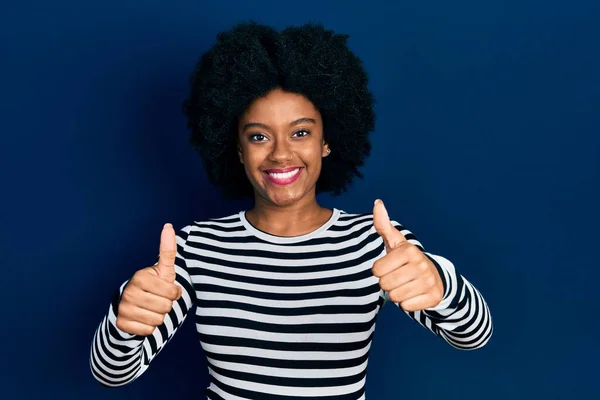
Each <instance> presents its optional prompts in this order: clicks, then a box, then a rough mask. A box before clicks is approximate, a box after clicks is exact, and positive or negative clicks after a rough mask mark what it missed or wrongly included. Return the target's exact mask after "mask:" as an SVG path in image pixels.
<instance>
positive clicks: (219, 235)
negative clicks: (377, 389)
mask: <svg viewBox="0 0 600 400" xmlns="http://www.w3.org/2000/svg"><path fill="white" fill-rule="evenodd" d="M346 40H347V36H346V35H339V34H335V33H333V32H331V31H329V30H326V29H324V28H323V27H321V26H318V25H304V26H301V27H292V28H287V29H285V30H283V31H280V32H278V31H275V30H273V29H271V28H269V27H266V26H262V25H258V24H254V23H244V24H240V25H237V26H236V27H234V28H233V29H232V30H230V31H227V32H224V33H221V34H220V35H219V36H218V38H217V42H216V44H215V45H214V47H213V48H212V49H211V50H210V51H209V52H207V53H206V54H204V55H203V56H202V58H201V59H200V62H199V63H198V65H197V68H196V70H195V72H194V74H193V76H192V79H191V94H190V96H189V98H188V99H187V100H186V102H185V106H184V110H185V114H186V115H187V117H188V118H189V128H190V130H191V132H192V136H191V139H192V143H193V145H194V146H195V147H196V148H197V149H198V151H199V152H200V155H201V156H202V158H203V160H204V165H205V169H206V171H207V173H208V176H209V177H210V180H211V182H212V183H213V184H214V185H215V186H217V187H219V188H220V189H221V190H222V191H223V193H224V195H225V196H226V197H228V198H239V197H246V196H251V197H252V198H253V199H254V205H253V207H252V208H251V209H249V210H247V211H241V212H239V213H237V214H234V215H231V216H228V217H224V218H219V219H212V220H208V221H201V222H194V223H192V224H190V225H188V226H186V227H185V228H183V229H181V230H180V231H179V232H178V233H177V234H176V232H175V231H174V229H173V227H172V226H171V225H170V224H166V225H165V227H164V228H163V231H162V234H161V240H160V256H159V259H158V262H157V263H156V264H154V265H153V266H150V267H147V268H143V269H141V270H139V271H137V272H136V273H135V274H134V275H133V277H132V278H131V279H130V280H128V281H127V282H125V283H124V284H123V286H122V287H121V288H120V289H119V291H118V293H117V295H116V296H115V298H114V300H113V302H112V304H111V306H110V308H109V310H108V314H107V315H106V317H105V318H104V319H103V320H102V323H101V324H100V326H99V328H98V330H97V331H96V333H95V335H94V338H93V343H92V348H91V357H90V365H91V370H92V373H93V375H94V377H95V378H96V379H97V380H98V381H100V382H101V383H102V384H104V385H106V386H120V385H125V384H128V383H130V382H131V381H133V380H134V379H136V378H138V377H139V376H140V375H142V374H143V373H144V371H145V370H146V369H147V368H148V366H149V365H150V363H151V362H152V360H153V359H154V358H155V357H156V355H157V354H158V353H159V352H160V350H161V349H162V348H164V346H165V345H166V343H168V341H169V340H170V339H171V338H172V337H173V335H174V334H175V332H176V331H177V329H178V328H179V327H180V326H181V324H182V323H183V321H184V319H185V318H186V316H187V315H188V314H189V313H190V312H193V313H194V322H195V324H196V328H197V331H198V337H199V340H200V343H201V345H202V348H203V349H204V353H205V354H206V357H207V360H208V366H209V373H210V385H209V387H208V388H207V389H206V392H205V393H206V397H207V398H209V399H265V398H269V399H291V398H302V399H337V400H340V399H352V400H356V399H364V398H365V394H364V391H365V377H366V367H367V361H368V357H369V349H370V346H371V340H372V338H373V333H374V330H375V321H376V317H377V313H378V311H379V310H380V309H381V307H382V306H383V305H384V303H386V302H387V301H391V302H393V303H394V304H396V305H398V306H399V307H400V308H401V309H402V310H404V311H405V313H406V314H407V315H408V316H409V317H411V318H413V319H414V320H415V321H416V322H418V323H420V324H421V325H423V326H424V327H426V328H427V329H429V330H430V331H431V332H433V333H434V334H435V335H438V336H439V337H440V338H442V339H444V340H445V341H446V342H447V343H449V344H450V345H451V346H454V347H456V348H459V349H477V348H481V347H482V346H484V345H485V344H486V343H487V342H488V340H489V338H490V336H491V334H492V322H491V318H490V315H489V310H488V307H487V305H486V303H485V301H484V300H483V298H482V297H481V295H480V294H479V292H478V291H477V290H476V289H475V288H474V287H473V286H472V285H471V284H470V283H469V282H468V281H467V280H466V279H465V278H464V277H462V276H461V275H460V274H458V273H457V271H456V269H455V268H454V266H453V264H452V263H451V262H450V261H448V260H447V259H445V258H443V257H441V256H438V255H434V254H431V253H428V252H426V251H425V250H424V248H423V246H422V245H421V243H420V242H419V241H418V240H417V238H416V237H415V236H414V235H413V234H412V233H411V232H410V231H409V230H408V229H406V228H405V227H403V226H402V225H400V224H399V223H398V222H396V221H391V220H390V219H389V217H388V215H387V212H386V209H385V207H384V205H383V203H382V202H381V201H379V200H377V201H376V202H375V204H374V206H373V212H372V213H368V214H351V213H346V212H344V211H342V210H339V209H336V208H334V209H328V208H323V207H321V206H320V205H319V204H318V203H317V200H316V197H315V196H316V194H317V193H320V192H330V193H333V194H335V195H339V194H341V193H342V192H344V191H345V190H346V189H347V187H348V185H349V184H350V183H351V181H352V180H353V178H355V177H357V176H358V177H360V176H361V174H360V172H359V170H358V168H359V167H360V166H362V165H363V164H364V159H365V157H366V156H368V154H369V152H370V144H369V139H368V135H369V133H370V132H372V131H373V128H374V114H373V99H372V96H371V93H370V92H369V90H368V88H367V75H366V73H365V71H364V70H363V67H362V64H361V62H360V60H359V59H358V58H357V57H356V56H355V55H354V54H353V53H352V52H351V51H350V50H349V49H348V47H347V44H346ZM192 310H193V311H192Z"/></svg>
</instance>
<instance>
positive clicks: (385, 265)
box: [372, 200, 444, 311]
mask: <svg viewBox="0 0 600 400" xmlns="http://www.w3.org/2000/svg"><path fill="white" fill-rule="evenodd" d="M373 224H374V225H375V230H376V231H377V233H379V235H380V236H381V237H382V238H383V241H384V243H385V248H386V253H387V254H386V255H385V256H383V257H382V258H380V259H379V260H377V261H375V263H374V264H373V268H372V271H373V275H375V276H376V277H378V278H379V286H380V287H381V289H383V290H385V291H386V292H388V298H389V299H390V300H392V301H393V302H397V303H399V304H400V307H402V309H403V310H405V311H419V310H424V309H427V308H432V307H435V306H437V305H438V304H439V303H440V302H441V301H442V298H443V296H444V284H443V282H442V279H441V277H440V274H439V273H438V270H437V268H436V267H435V265H434V264H433V263H432V262H431V260H430V259H429V258H428V257H427V256H426V255H425V254H424V253H423V252H422V251H421V250H420V249H419V248H418V247H417V246H415V245H414V244H412V243H410V242H408V241H407V240H406V238H405V237H404V235H402V233H401V232H400V231H399V230H398V229H396V228H395V227H394V226H393V225H392V223H391V221H390V218H389V216H388V213H387V211H386V209H385V206H384V205H383V202H381V200H377V201H376V202H375V205H374V207H373Z"/></svg>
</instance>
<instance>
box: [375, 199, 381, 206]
mask: <svg viewBox="0 0 600 400" xmlns="http://www.w3.org/2000/svg"><path fill="white" fill-rule="evenodd" d="M377 203H381V200H379V199H377V200H375V203H373V205H374V206H376V205H377Z"/></svg>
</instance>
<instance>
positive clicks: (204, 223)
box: [178, 212, 243, 240]
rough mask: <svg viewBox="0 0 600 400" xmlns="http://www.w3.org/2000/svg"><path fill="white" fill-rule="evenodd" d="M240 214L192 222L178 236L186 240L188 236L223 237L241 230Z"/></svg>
mask: <svg viewBox="0 0 600 400" xmlns="http://www.w3.org/2000/svg"><path fill="white" fill-rule="evenodd" d="M242 229H243V226H242V221H241V218H240V212H236V213H234V214H230V215H227V216H221V217H214V218H207V219H202V220H194V221H191V222H190V223H189V224H187V225H185V226H184V227H183V228H181V229H180V230H179V232H178V235H179V236H181V237H182V238H184V239H185V240H187V239H188V238H189V237H190V236H207V235H208V236H211V235H212V236H225V235H227V233H229V232H235V231H236V230H242Z"/></svg>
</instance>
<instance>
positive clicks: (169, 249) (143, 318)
mask: <svg viewBox="0 0 600 400" xmlns="http://www.w3.org/2000/svg"><path fill="white" fill-rule="evenodd" d="M176 255H177V242H176V236H175V230H174V229H173V226H172V225H171V224H165V226H164V227H163V230H162V233H161V235H160V255H159V258H158V263H157V264H156V265H153V266H151V267H147V268H144V269H141V270H139V271H137V272H136V273H135V274H134V275H133V277H132V278H131V279H130V280H129V282H128V283H127V285H126V286H125V290H123V293H122V295H121V301H120V303H119V310H118V313H117V321H116V324H117V328H119V329H120V330H122V331H123V332H127V333H129V334H131V335H142V336H148V335H151V334H152V332H154V329H155V328H156V327H157V326H160V325H161V324H162V323H163V321H164V319H165V315H166V314H167V313H169V312H170V311H171V309H172V307H173V301H176V300H179V298H180V297H181V295H182V289H181V286H178V285H177V284H175V256H176Z"/></svg>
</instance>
